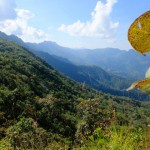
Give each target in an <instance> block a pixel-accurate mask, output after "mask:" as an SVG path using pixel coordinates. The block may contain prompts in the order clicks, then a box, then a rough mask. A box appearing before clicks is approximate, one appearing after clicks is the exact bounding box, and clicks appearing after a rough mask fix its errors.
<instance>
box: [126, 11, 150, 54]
mask: <svg viewBox="0 0 150 150" xmlns="http://www.w3.org/2000/svg"><path fill="white" fill-rule="evenodd" d="M128 40H129V42H130V43H131V45H132V47H133V48H134V49H135V50H137V51H138V52H139V53H141V54H144V53H146V52H149V51H150V11H147V12H145V13H144V14H142V15H141V16H139V17H138V18H137V19H136V20H135V21H134V22H133V23H132V24H131V26H130V28H129V30H128Z"/></svg>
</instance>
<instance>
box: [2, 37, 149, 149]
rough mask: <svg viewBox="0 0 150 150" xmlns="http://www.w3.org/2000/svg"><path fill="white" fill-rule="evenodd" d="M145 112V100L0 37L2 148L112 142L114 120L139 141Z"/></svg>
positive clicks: (77, 146) (89, 145) (145, 122)
mask: <svg viewBox="0 0 150 150" xmlns="http://www.w3.org/2000/svg"><path fill="white" fill-rule="evenodd" d="M149 115H150V110H149V102H139V101H133V100H131V99H127V98H123V97H115V96H111V95H108V94H104V93H101V92H98V91H95V90H92V89H90V88H88V87H86V86H85V85H84V84H78V83H76V82H74V81H72V80H70V79H68V78H66V77H64V76H63V75H62V74H60V73H58V72H57V71H56V70H55V69H53V68H52V67H51V66H49V65H48V64H47V63H46V62H44V61H43V60H41V59H40V58H38V57H36V56H35V55H34V54H32V53H31V52H29V51H28V50H27V49H25V48H23V47H21V46H19V45H17V44H15V43H13V42H10V41H7V40H4V39H0V149H2V150H5V149H6V150H8V149H10V150H16V149H35V150H36V149H39V150H45V149H47V150H51V149H53V150H54V149H56V150H57V149H60V148H62V149H71V148H75V149H81V148H82V149H84V148H86V149H87V148H89V149H94V146H96V144H94V143H97V144H98V147H110V146H109V144H111V141H112V139H111V138H112V137H113V135H114V134H115V133H117V132H114V130H112V126H115V128H116V129H118V131H120V130H119V129H120V128H121V127H123V126H125V127H130V133H134V134H133V135H135V137H134V138H135V140H134V143H135V144H136V143H140V146H141V147H142V146H143V145H144V144H145V141H144V140H143V139H145V140H147V138H146V135H145V130H147V128H146V127H147V125H148V124H149ZM96 131H98V133H97V132H96ZM98 135H99V136H98ZM98 139H99V140H100V139H101V140H102V141H101V142H97V140H98ZM91 142H92V143H91ZM92 144H93V145H92ZM137 146H139V145H138V144H137ZM107 149H108V148H107Z"/></svg>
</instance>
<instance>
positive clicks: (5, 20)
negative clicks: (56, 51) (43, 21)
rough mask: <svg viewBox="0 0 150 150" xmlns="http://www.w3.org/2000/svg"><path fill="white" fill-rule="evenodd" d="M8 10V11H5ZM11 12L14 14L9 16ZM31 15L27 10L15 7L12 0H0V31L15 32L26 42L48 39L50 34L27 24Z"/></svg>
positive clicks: (32, 15)
mask: <svg viewBox="0 0 150 150" xmlns="http://www.w3.org/2000/svg"><path fill="white" fill-rule="evenodd" d="M12 4H13V5H12ZM9 10H10V13H7V12H8V11H9ZM11 12H13V13H14V15H12V16H11V15H10V14H11ZM33 17H34V14H33V13H31V12H30V11H29V10H25V9H16V7H15V2H14V0H0V31H2V32H5V33H6V34H15V35H17V36H18V37H20V38H21V39H23V40H24V41H26V42H37V43H38V42H42V41H45V40H50V39H51V37H50V35H48V34H47V33H45V32H44V31H42V30H41V29H37V28H35V27H33V26H31V25H29V23H28V22H29V20H30V19H31V18H33Z"/></svg>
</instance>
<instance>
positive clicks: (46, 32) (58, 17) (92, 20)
mask: <svg viewBox="0 0 150 150" xmlns="http://www.w3.org/2000/svg"><path fill="white" fill-rule="evenodd" d="M148 10H150V0H43V1H42V0H0V31H2V32H5V33H6V34H8V35H10V34H15V35H17V36H18V37H20V38H21V39H23V40H24V41H25V42H35V43H39V42H43V41H54V42H56V43H58V44H59V45H62V46H65V47H70V48H89V49H95V48H106V47H112V48H119V49H122V50H129V49H131V48H132V47H131V45H130V44H129V42H128V39H127V32H128V29H129V27H130V25H131V23H132V22H133V21H134V20H135V19H136V18H137V17H139V16H140V15H141V14H142V13H144V12H146V11H148Z"/></svg>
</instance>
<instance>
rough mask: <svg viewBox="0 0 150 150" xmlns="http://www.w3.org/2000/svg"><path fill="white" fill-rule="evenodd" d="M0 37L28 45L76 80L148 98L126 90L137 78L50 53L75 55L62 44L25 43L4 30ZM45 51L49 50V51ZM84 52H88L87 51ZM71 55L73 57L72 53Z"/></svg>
mask: <svg viewBox="0 0 150 150" xmlns="http://www.w3.org/2000/svg"><path fill="white" fill-rule="evenodd" d="M0 37H3V38H4V39H8V40H10V41H14V42H15V43H18V44H20V45H21V46H23V47H26V48H27V49H29V50H30V51H31V52H33V53H34V54H36V55H37V56H39V57H40V58H42V59H43V60H45V61H46V62H47V63H48V64H49V65H51V66H52V67H54V68H55V69H57V70H58V71H59V72H61V73H63V74H64V75H65V76H68V77H70V78H71V79H73V80H75V81H78V82H81V83H83V84H86V85H88V86H90V87H92V88H95V89H97V90H99V91H102V92H105V93H110V94H112V95H117V96H126V97H130V98H134V99H138V100H141V101H145V100H148V95H146V94H143V93H141V92H139V91H131V92H126V89H127V88H128V87H129V86H130V84H131V83H132V82H133V81H134V80H135V79H132V78H130V77H127V76H126V75H125V74H124V75H123V76H122V75H121V76H118V75H114V74H112V73H108V72H106V71H105V70H103V69H101V68H100V67H98V66H93V65H92V66H86V65H75V64H73V63H72V62H70V61H69V60H68V59H66V58H63V57H59V56H56V55H50V54H49V53H52V54H53V53H55V52H57V53H58V54H57V55H59V53H62V54H65V53H67V51H68V54H69V55H70V53H71V51H72V55H74V50H71V49H68V50H67V49H66V50H67V51H65V48H64V49H63V50H62V51H61V50H60V48H61V47H60V46H58V47H57V44H56V43H52V42H44V43H43V44H38V45H37V44H32V43H24V42H23V41H22V40H21V39H19V38H18V37H16V36H14V35H10V36H8V35H6V34H5V33H3V32H0ZM40 50H41V51H40ZM43 51H47V53H46V52H43ZM60 51H61V52H60ZM105 51H106V52H102V56H103V55H105V57H108V56H109V55H110V54H109V51H108V52H107V50H105ZM82 52H83V51H82V50H81V52H80V53H82ZM113 52H114V50H112V53H111V54H112V55H113ZM117 52H119V51H117ZM84 53H86V51H85V52H84ZM84 53H83V54H84ZM103 53H104V54H103ZM83 54H82V55H83ZM82 55H81V56H82ZM95 55H97V54H95ZM107 55H108V56H107ZM91 56H92V54H91ZM102 56H101V55H100V56H99V58H100V60H102V59H101V57H102ZM119 56H120V55H119ZM70 57H71V58H72V56H71V55H70ZM117 59H118V58H116V60H117ZM108 60H109V59H108ZM113 64H118V63H113V62H112V65H113ZM125 66H126V67H128V65H125ZM141 72H142V71H141Z"/></svg>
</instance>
